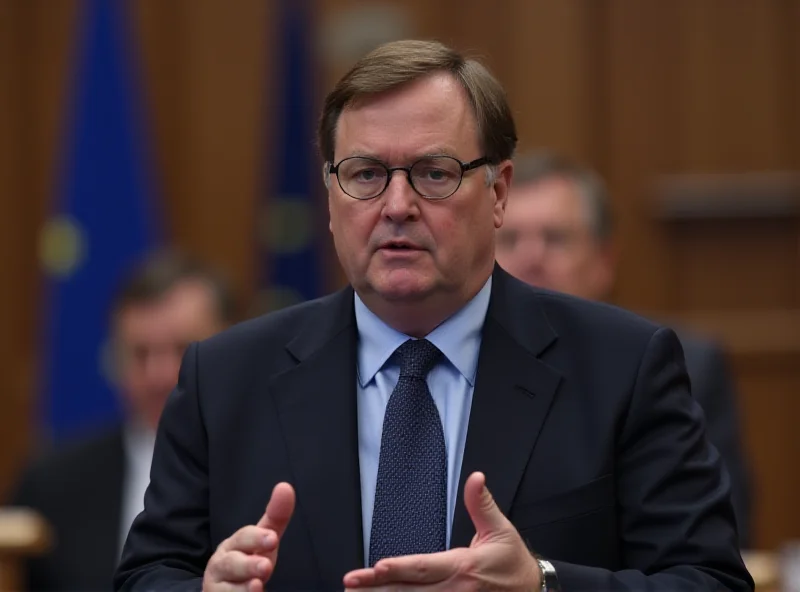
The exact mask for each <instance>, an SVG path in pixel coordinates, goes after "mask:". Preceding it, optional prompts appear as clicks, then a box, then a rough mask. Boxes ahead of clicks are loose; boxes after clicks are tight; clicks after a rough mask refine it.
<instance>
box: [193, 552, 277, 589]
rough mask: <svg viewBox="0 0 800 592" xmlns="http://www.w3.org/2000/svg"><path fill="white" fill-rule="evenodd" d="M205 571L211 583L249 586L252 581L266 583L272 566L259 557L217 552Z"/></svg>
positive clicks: (265, 559)
mask: <svg viewBox="0 0 800 592" xmlns="http://www.w3.org/2000/svg"><path fill="white" fill-rule="evenodd" d="M206 569H207V571H208V576H209V577H210V579H211V581H212V582H216V583H222V582H226V583H232V584H248V585H249V582H250V580H253V579H257V580H259V581H261V582H265V581H267V580H268V579H269V577H270V576H271V575H272V569H273V565H272V562H271V561H270V560H269V559H267V558H265V557H261V556H259V555H248V554H246V553H243V552H241V551H219V552H217V553H215V554H214V555H213V556H212V557H211V560H209V562H208V566H207V568H206ZM262 585H263V583H262Z"/></svg>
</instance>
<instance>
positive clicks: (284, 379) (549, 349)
mask: <svg viewBox="0 0 800 592" xmlns="http://www.w3.org/2000/svg"><path fill="white" fill-rule="evenodd" d="M356 346H357V330H356V324H355V316H354V312H353V292H352V290H351V289H349V288H348V289H345V290H343V291H340V292H338V293H336V294H334V295H332V296H328V297H325V298H322V299H319V300H316V301H312V302H309V303H305V304H302V305H299V306H296V307H292V308H288V309H285V310H283V311H279V312H277V313H272V314H269V315H266V316H264V317H260V318H258V319H254V320H252V321H248V322H246V323H244V324H242V325H239V326H236V327H234V328H232V329H230V330H228V331H226V332H224V333H221V334H219V335H217V336H215V337H213V338H211V339H209V340H207V341H205V342H202V343H200V344H195V345H192V346H191V347H190V348H189V350H188V351H187V353H186V356H185V359H184V362H183V365H182V369H181V373H180V379H179V384H178V387H177V389H176V390H175V392H174V393H173V395H172V396H171V398H170V400H169V402H168V404H167V407H166V409H165V411H164V414H163V417H162V420H161V425H160V427H159V432H158V438H157V442H156V448H155V455H154V460H153V469H152V479H151V485H150V488H149V489H148V491H147V494H146V496H145V510H144V512H143V513H142V514H141V515H140V516H139V517H138V518H137V520H136V521H135V522H134V525H133V527H132V529H131V533H130V535H129V537H128V541H127V544H126V546H125V549H124V552H123V557H122V562H121V566H120V568H119V570H118V571H117V575H116V579H115V582H116V587H117V589H123V590H141V591H144V590H197V589H199V587H200V578H201V577H202V573H203V570H204V568H205V565H206V563H207V561H208V559H209V557H210V556H211V554H212V553H213V552H214V550H215V549H216V547H217V545H218V544H219V543H220V542H222V541H223V540H224V539H225V538H226V537H228V536H230V535H231V534H233V533H234V532H235V531H236V530H237V529H239V528H240V527H242V526H244V525H247V524H254V523H255V522H256V521H257V520H258V519H259V517H260V516H261V515H262V514H263V512H264V507H265V504H266V502H267V500H268V499H269V496H270V492H271V490H272V488H273V486H274V485H275V484H276V483H278V482H279V481H288V482H290V483H292V484H293V485H294V487H295V488H296V490H297V510H296V512H295V515H294V516H293V518H292V520H291V522H290V524H289V526H288V528H287V530H286V533H285V535H284V537H283V540H282V543H281V548H280V554H279V557H278V563H277V567H276V570H275V573H274V576H273V578H272V579H271V580H270V582H269V584H268V585H267V589H268V590H271V591H273V590H326V589H341V588H342V576H343V575H344V574H345V573H346V572H347V571H349V570H351V569H355V568H358V567H362V566H363V565H364V557H363V545H362V528H361V509H360V505H361V500H360V483H359V467H358V438H357V432H358V431H357V414H356V349H357V348H356ZM477 470H480V471H483V472H485V473H486V475H487V480H488V485H489V488H490V489H491V491H492V493H493V494H494V496H495V498H496V500H497V503H498V504H499V506H500V508H501V509H502V511H503V512H504V513H506V515H507V516H508V517H509V518H510V519H511V521H512V522H513V523H514V525H515V526H516V527H517V529H518V530H519V532H520V534H521V535H522V537H523V538H524V540H525V541H526V542H527V543H528V545H529V546H530V548H531V549H532V550H533V551H535V552H536V553H537V554H539V555H542V556H544V557H546V558H549V559H550V560H552V561H553V563H554V565H555V567H556V569H557V571H558V574H559V578H560V580H561V584H562V587H563V589H564V590H565V592H572V591H574V590H593V591H597V590H645V589H647V590H683V589H685V590H721V589H728V590H752V587H753V583H752V580H751V578H750V576H749V574H748V573H747V571H746V569H745V567H744V565H743V563H742V560H741V557H740V554H739V549H738V540H737V533H736V527H735V520H734V518H733V511H732V507H731V501H730V479H729V478H728V475H727V473H726V472H724V471H722V470H721V462H720V457H719V454H718V453H717V451H716V449H715V448H714V447H712V446H710V445H709V443H708V440H707V438H706V434H705V428H704V421H703V416H702V412H701V410H700V407H699V405H698V404H697V403H696V401H695V400H694V398H693V397H692V395H691V393H690V387H689V380H688V378H687V374H686V370H685V364H684V358H683V350H682V348H681V346H680V343H679V341H678V339H677V337H676V335H675V333H674V332H672V331H671V330H669V329H665V328H661V327H659V326H657V325H655V324H653V323H650V322H649V321H646V320H643V319H641V318H639V317H637V316H635V315H633V314H630V313H627V312H624V311H622V310H619V309H616V308H613V307H611V306H608V305H604V304H599V303H590V302H586V301H582V300H578V299H576V298H572V297H568V296H565V295H561V294H555V293H550V292H546V291H543V290H537V289H535V288H531V287H529V286H527V285H525V284H523V283H522V282H519V281H517V280H516V279H513V278H512V277H511V276H509V275H508V274H506V273H505V272H504V271H502V270H501V269H499V268H497V269H496V270H495V273H494V279H493V285H492V295H491V302H490V305H489V310H488V313H487V318H486V322H485V325H484V330H483V340H482V344H481V352H480V356H479V362H478V373H477V381H476V385H475V392H474V399H473V403H472V409H471V414H470V420H469V429H468V435H467V442H466V448H465V452H464V461H463V468H462V474H461V483H462V485H463V482H464V480H465V479H466V476H467V475H469V474H470V473H471V472H473V471H477ZM473 534H474V529H473V526H472V524H471V522H470V519H469V516H468V514H467V512H466V510H465V508H464V504H463V498H462V499H461V501H460V502H459V504H458V505H457V507H456V510H455V518H454V524H453V532H452V545H453V546H467V545H469V543H470V540H471V538H472V536H473Z"/></svg>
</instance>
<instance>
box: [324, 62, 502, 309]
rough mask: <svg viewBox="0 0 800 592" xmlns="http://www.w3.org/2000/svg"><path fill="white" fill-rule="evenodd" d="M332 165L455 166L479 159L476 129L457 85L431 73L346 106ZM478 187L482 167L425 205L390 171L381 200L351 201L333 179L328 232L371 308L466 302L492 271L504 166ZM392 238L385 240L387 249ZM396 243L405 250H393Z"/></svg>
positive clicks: (402, 175) (401, 177)
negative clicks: (362, 160)
mask: <svg viewBox="0 0 800 592" xmlns="http://www.w3.org/2000/svg"><path fill="white" fill-rule="evenodd" d="M335 144H336V154H335V158H334V162H335V163H338V162H339V161H341V160H342V159H343V158H347V157H351V156H369V157H373V158H377V159H379V160H381V161H383V162H384V163H386V164H388V165H389V166H410V165H412V164H413V163H414V162H415V161H416V160H418V159H419V158H421V157H423V156H426V155H433V154H436V155H441V154H444V155H448V156H452V157H455V158H457V159H458V160H460V161H462V162H469V161H471V160H474V159H477V158H480V157H482V156H483V154H481V151H480V145H479V141H478V132H477V124H476V121H475V116H474V114H473V111H472V109H471V107H470V106H469V104H468V102H467V97H466V94H465V92H464V90H463V89H462V87H461V86H460V85H459V83H458V82H457V81H455V80H454V79H453V78H452V77H450V76H449V75H445V74H435V75H432V76H429V77H426V78H423V79H420V80H417V81H415V82H413V83H411V84H408V85H406V86H403V87H401V88H399V89H396V90H393V91H390V92H387V93H384V94H382V95H379V96H376V97H373V98H370V99H368V100H365V101H362V102H359V103H358V104H357V105H356V106H354V107H352V108H347V109H345V110H344V111H343V112H342V114H341V116H340V118H339V121H338V125H337V129H336V142H335ZM498 169H499V172H498V180H497V181H496V182H495V183H494V184H493V185H492V186H491V187H487V185H486V174H487V170H486V167H481V168H478V169H476V170H473V171H469V172H467V173H465V174H464V178H463V180H462V182H461V186H460V187H459V189H458V191H456V192H455V193H454V194H453V195H451V196H450V197H448V198H446V199H443V200H439V201H429V200H426V199H425V198H423V197H421V196H420V195H418V194H417V193H416V192H415V191H414V190H413V189H412V188H411V186H410V185H409V182H408V178H407V177H406V175H405V173H403V172H402V171H397V172H395V174H394V176H393V177H392V179H391V182H390V183H389V186H388V187H387V189H386V191H384V193H383V194H381V195H380V196H378V197H376V198H374V199H371V200H364V201H360V200H357V199H354V198H352V197H350V196H348V195H347V194H345V193H344V192H343V191H342V190H341V187H340V186H339V183H338V181H337V179H336V178H334V176H332V177H331V182H330V188H329V193H328V203H329V210H330V229H331V232H332V233H333V238H334V243H335V245H336V250H337V253H338V255H339V259H340V261H341V263H342V266H343V268H344V271H345V273H346V274H347V277H348V279H349V280H350V283H351V284H352V285H353V287H354V288H355V289H356V291H357V292H358V293H359V295H360V296H361V298H362V299H364V301H365V302H366V303H367V305H368V306H370V308H373V310H375V308H374V306H373V305H376V306H378V307H380V306H385V305H386V304H387V303H391V304H392V305H398V304H400V305H402V304H403V303H406V304H409V303H411V304H413V306H414V307H419V306H421V305H425V304H426V303H432V302H436V301H437V300H438V301H442V300H444V299H449V300H450V301H451V302H453V301H461V300H463V301H466V300H467V299H469V298H471V297H472V296H473V295H474V294H475V293H477V291H478V290H479V289H480V287H481V286H482V285H483V283H484V282H485V281H486V279H487V278H488V277H489V275H490V274H491V270H492V267H493V265H494V232H495V229H496V228H497V227H499V226H500V224H501V223H502V220H503V212H504V208H505V199H506V188H507V186H508V179H509V177H510V172H511V163H510V162H508V161H507V162H505V163H503V164H502V165H501V166H500V167H498ZM393 242H394V244H393ZM400 242H403V243H405V248H396V247H395V245H399V244H400Z"/></svg>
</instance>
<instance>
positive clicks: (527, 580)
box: [344, 473, 542, 592]
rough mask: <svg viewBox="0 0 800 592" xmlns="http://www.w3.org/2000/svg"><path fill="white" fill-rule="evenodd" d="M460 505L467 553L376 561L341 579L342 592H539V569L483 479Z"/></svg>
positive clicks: (476, 478) (470, 483)
mask: <svg viewBox="0 0 800 592" xmlns="http://www.w3.org/2000/svg"><path fill="white" fill-rule="evenodd" d="M464 504H465V506H466V508H467V512H469V515H470V518H471V519H472V523H473V524H474V525H475V536H474V537H473V539H472V543H471V544H470V546H469V548H458V549H451V550H449V551H444V552H441V553H431V554H427V555H407V556H404V557H392V558H387V559H381V560H380V561H378V562H377V563H376V564H375V566H374V567H371V568H366V569H358V570H355V571H351V572H350V573H348V574H347V575H345V576H344V585H345V587H346V588H347V590H359V591H360V592H366V591H370V592H371V591H377V590H384V589H385V590H389V589H391V590H392V591H396V590H426V591H433V590H448V591H451V590H452V591H459V590H465V591H466V590H503V591H506V590H507V591H509V592H511V591H514V592H516V591H520V592H531V591H535V590H539V589H540V588H541V585H542V584H541V573H540V571H539V565H538V563H537V561H536V559H535V558H534V557H533V556H532V555H531V553H530V551H529V550H528V548H527V547H526V546H525V543H524V542H523V541H522V538H521V537H520V536H519V533H518V532H517V530H516V529H515V528H514V525H513V524H511V522H509V520H508V519H507V518H506V517H505V516H504V515H503V513H502V512H501V511H500V508H498V507H497V504H496V503H495V501H494V498H493V497H492V494H491V493H489V490H488V489H487V487H486V477H485V476H484V475H483V473H473V474H472V475H470V476H469V478H468V479H467V482H466V484H465V485H464Z"/></svg>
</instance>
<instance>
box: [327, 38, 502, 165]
mask: <svg viewBox="0 0 800 592" xmlns="http://www.w3.org/2000/svg"><path fill="white" fill-rule="evenodd" d="M436 72H444V73H447V74H450V75H451V76H453V77H454V78H455V79H456V80H457V81H458V82H459V83H460V84H461V86H462V87H463V88H464V90H465V92H466V93H467V96H468V97H469V102H470V104H471V105H472V108H473V111H474V113H475V118H476V119H477V122H478V134H479V139H480V144H481V149H482V150H483V154H484V156H487V157H488V158H489V160H490V162H491V163H492V164H498V163H500V162H502V161H504V160H507V159H509V158H511V157H512V156H513V154H514V149H515V148H516V145H517V132H516V127H515V125H514V118H513V116H512V114H511V108H510V107H509V105H508V100H507V99H506V93H505V91H504V90H503V87H502V86H501V85H500V83H499V82H498V81H497V80H496V79H495V78H494V76H492V74H491V73H490V72H489V71H488V70H487V69H486V68H485V67H484V66H483V65H482V64H480V63H479V62H477V61H476V60H472V59H466V58H465V57H464V56H462V55H461V54H459V53H458V52H456V51H455V50H453V49H451V48H449V47H447V46H445V45H443V44H441V43H438V42H435V41H413V40H407V41H394V42H391V43H386V44H384V45H381V46H380V47H378V48H377V49H375V50H373V51H372V52H370V53H369V54H367V55H366V56H364V57H363V58H361V59H360V60H359V61H358V62H357V63H356V64H355V65H354V66H353V67H352V69H351V70H350V71H349V72H348V73H347V74H345V75H344V77H343V78H342V79H341V80H340V81H339V82H338V83H337V84H336V86H335V87H334V89H333V90H332V91H331V92H330V94H328V96H327V97H326V99H325V105H324V108H323V110H322V116H321V118H320V121H319V129H318V143H319V148H320V153H321V155H322V159H323V160H325V161H327V162H331V163H332V162H333V159H334V152H335V149H336V146H335V136H336V125H337V123H338V121H339V116H340V115H341V113H342V111H343V110H344V109H345V108H346V107H348V106H351V105H354V104H357V103H358V101H360V100H362V99H364V98H368V97H371V96H374V95H377V94H380V93H383V92H386V91H389V90H392V89H395V88H398V87H400V86H403V85H404V84H408V83H410V82H413V81H415V80H418V79H420V78H424V77H425V76H429V75H431V74H433V73H436Z"/></svg>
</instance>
